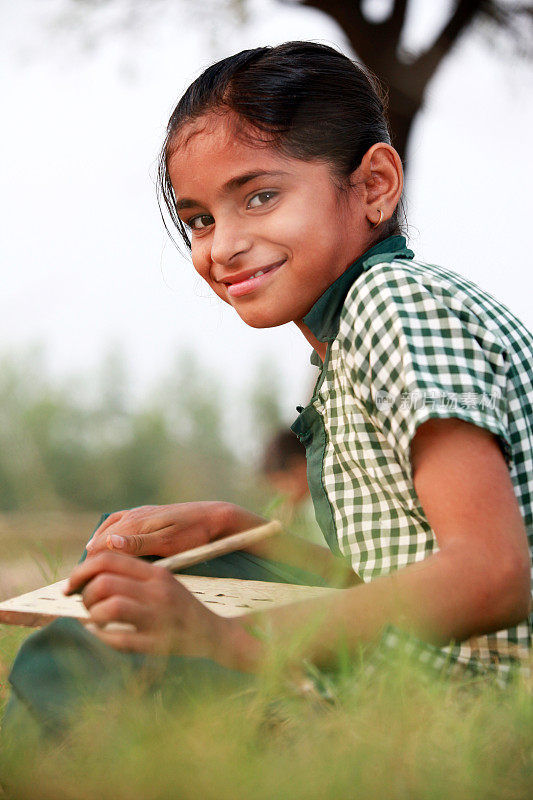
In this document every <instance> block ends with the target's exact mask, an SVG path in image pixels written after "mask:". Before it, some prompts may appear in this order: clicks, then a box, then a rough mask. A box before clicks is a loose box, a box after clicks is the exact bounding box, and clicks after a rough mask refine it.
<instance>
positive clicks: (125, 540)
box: [106, 533, 153, 556]
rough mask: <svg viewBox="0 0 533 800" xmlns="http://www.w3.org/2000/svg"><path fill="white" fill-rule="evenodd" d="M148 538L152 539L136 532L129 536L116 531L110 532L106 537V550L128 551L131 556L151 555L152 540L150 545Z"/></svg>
mask: <svg viewBox="0 0 533 800" xmlns="http://www.w3.org/2000/svg"><path fill="white" fill-rule="evenodd" d="M150 539H153V537H148V536H143V535H142V534H137V533H133V534H131V535H129V536H119V535H118V534H116V533H111V534H109V536H108V537H107V539H106V547H107V549H108V550H118V551H119V552H121V553H128V554H129V555H133V556H146V555H153V541H152V543H151V544H152V546H151V547H150V545H149V540H150Z"/></svg>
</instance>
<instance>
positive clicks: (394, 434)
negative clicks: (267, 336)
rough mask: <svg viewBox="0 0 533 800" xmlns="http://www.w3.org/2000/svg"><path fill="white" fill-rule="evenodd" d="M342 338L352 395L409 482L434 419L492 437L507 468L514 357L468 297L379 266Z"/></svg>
mask: <svg viewBox="0 0 533 800" xmlns="http://www.w3.org/2000/svg"><path fill="white" fill-rule="evenodd" d="M339 339H340V345H341V348H342V353H343V358H344V360H345V369H346V372H347V374H348V377H349V380H350V383H351V388H352V391H353V392H354V393H355V394H356V395H357V397H358V399H359V401H360V402H361V403H362V404H364V407H365V410H366V413H367V414H368V415H370V416H371V417H372V420H373V422H374V424H375V426H376V428H377V429H378V430H379V431H380V432H381V434H382V435H383V436H384V437H385V439H386V441H387V443H388V445H389V446H390V448H392V450H393V451H394V455H395V457H396V459H397V460H398V461H399V463H400V464H401V466H402V468H403V469H404V471H405V474H406V475H407V477H408V478H409V480H411V478H412V476H411V464H410V444H411V440H412V439H413V436H414V435H415V432H416V430H417V428H418V427H419V426H420V425H421V424H422V423H423V422H426V420H428V419H431V418H447V417H457V418H459V419H462V420H465V421H466V422H471V423H473V424H474V425H478V426H480V427H482V428H485V429H487V430H489V431H491V432H492V433H493V434H495V435H496V436H497V437H498V439H499V442H500V446H501V448H502V451H503V453H504V456H505V458H506V461H507V464H508V466H509V465H510V463H511V443H510V436H509V431H508V418H507V399H506V383H507V368H508V362H507V358H508V354H507V351H506V349H505V347H504V345H503V343H502V341H501V340H500V339H499V337H498V335H497V332H495V331H494V326H492V329H491V327H490V325H489V324H488V322H487V320H484V319H483V315H482V314H480V310H479V308H477V309H475V310H474V309H473V308H472V307H470V306H469V303H468V298H465V296H464V293H463V295H462V294H461V292H459V291H457V292H454V291H453V290H452V289H451V288H450V287H445V286H443V285H437V286H436V287H435V286H432V285H429V286H428V285H426V284H425V283H424V282H423V281H421V280H420V279H419V277H418V276H417V275H414V274H412V273H411V272H410V271H409V270H408V269H404V268H402V267H396V266H395V265H391V266H389V265H379V266H377V267H375V268H374V269H372V270H370V271H369V272H368V273H365V275H364V278H363V279H362V280H361V281H358V282H356V284H355V285H354V287H353V288H352V290H351V292H350V294H349V295H348V298H347V301H346V304H345V306H344V309H343V313H342V316H341V323H340V330H339Z"/></svg>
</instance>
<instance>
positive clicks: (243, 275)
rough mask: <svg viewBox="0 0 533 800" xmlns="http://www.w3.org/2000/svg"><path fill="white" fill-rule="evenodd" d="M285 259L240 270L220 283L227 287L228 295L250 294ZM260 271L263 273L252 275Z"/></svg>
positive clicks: (266, 279)
mask: <svg viewBox="0 0 533 800" xmlns="http://www.w3.org/2000/svg"><path fill="white" fill-rule="evenodd" d="M286 261H287V259H286V258H282V259H280V260H279V261H276V262H274V264H268V265H267V266H265V267H258V268H257V269H254V270H246V272H240V273H238V274H237V275H232V276H231V278H230V279H227V280H225V281H221V283H223V284H224V285H225V286H226V287H227V290H228V294H229V295H230V297H242V295H245V294H250V293H251V292H253V291H255V290H256V289H258V288H259V287H260V286H262V285H263V283H265V282H266V281H268V280H269V279H270V276H271V275H273V274H274V272H277V270H278V269H279V268H280V267H281V266H283V264H285V262H286ZM260 271H263V275H259V277H257V278H254V277H252V276H253V275H255V274H256V273H257V272H260Z"/></svg>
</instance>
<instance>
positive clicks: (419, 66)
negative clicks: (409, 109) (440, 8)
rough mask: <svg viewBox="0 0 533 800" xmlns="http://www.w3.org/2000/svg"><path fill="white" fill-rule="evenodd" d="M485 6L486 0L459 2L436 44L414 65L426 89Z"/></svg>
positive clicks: (419, 79)
mask: <svg viewBox="0 0 533 800" xmlns="http://www.w3.org/2000/svg"><path fill="white" fill-rule="evenodd" d="M484 5H485V0H459V2H458V3H457V6H456V9H455V11H454V13H453V15H452V16H451V17H450V19H449V21H448V22H447V24H446V25H445V26H444V28H443V30H442V31H441V33H440V34H439V36H438V37H437V39H436V40H435V42H434V43H433V44H432V45H431V47H430V48H429V50H426V52H425V53H423V54H422V55H421V56H420V58H418V59H417V60H416V62H415V63H414V64H413V65H412V66H413V69H414V70H416V74H417V78H418V81H419V82H420V83H421V84H422V85H423V86H424V87H425V86H426V85H427V83H428V82H429V81H430V80H431V78H432V77H433V74H434V72H435V70H436V69H437V67H438V66H439V64H440V62H441V61H442V59H443V58H444V57H445V56H446V55H448V53H449V52H450V50H451V49H452V47H453V45H454V44H455V42H456V40H457V38H458V37H459V35H460V34H461V33H462V31H463V30H464V29H465V28H466V27H467V26H468V25H469V24H470V23H471V22H472V19H473V18H474V16H475V15H476V13H477V12H478V11H480V10H481V9H482V8H483V6H484Z"/></svg>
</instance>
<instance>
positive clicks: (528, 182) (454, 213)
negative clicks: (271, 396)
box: [0, 0, 533, 420]
mask: <svg viewBox="0 0 533 800" xmlns="http://www.w3.org/2000/svg"><path fill="white" fill-rule="evenodd" d="M73 5H74V6H76V4H73V3H72V2H70V0H47V2H46V3H43V2H42V0H17V2H10V0H0V68H1V80H2V90H3V91H2V98H3V99H2V126H1V127H0V172H1V175H2V181H1V194H0V210H1V226H0V227H1V244H0V247H1V250H0V259H1V261H0V263H1V270H2V292H1V294H0V340H1V344H0V352H3V353H5V352H17V351H20V350H21V349H22V348H23V347H24V346H26V345H28V344H31V343H34V342H41V343H43V344H44V345H45V347H46V350H47V352H48V357H49V363H50V367H51V369H52V370H53V371H54V372H55V373H57V374H66V373H68V372H71V371H75V372H77V373H78V374H80V373H81V374H83V373H84V372H85V371H89V370H90V369H91V368H92V367H93V366H94V365H95V364H96V363H98V361H99V360H100V358H101V356H102V354H103V353H105V352H106V350H107V349H108V348H109V347H110V346H111V345H117V344H118V345H120V346H122V347H123V349H124V351H125V352H126V354H127V355H128V358H129V360H130V363H131V365H132V373H133V374H134V386H133V388H134V389H135V391H137V392H141V391H144V390H145V389H146V388H147V387H148V386H149V385H150V383H151V381H152V380H153V379H154V377H155V376H156V375H158V374H162V373H164V372H165V370H166V368H167V365H168V364H169V362H170V361H171V360H172V359H173V358H174V355H175V353H176V352H177V351H178V350H179V349H182V348H184V347H187V348H189V349H191V348H192V349H193V350H194V351H195V352H196V353H197V354H198V357H199V359H200V360H201V361H202V363H203V364H205V365H206V367H207V368H209V369H212V370H213V371H216V372H223V374H224V375H225V377H226V380H227V384H228V386H229V387H230V393H231V396H232V397H233V398H235V406H236V407H237V405H238V400H237V398H238V393H239V390H240V389H242V387H243V386H245V385H246V381H247V379H248V378H249V376H250V375H251V374H252V373H253V372H254V371H256V370H257V369H258V368H259V366H258V365H260V364H261V363H262V362H263V360H264V359H269V360H271V361H272V362H275V363H276V364H277V366H278V367H279V370H280V371H281V373H282V375H283V380H284V387H285V400H284V405H285V408H286V413H287V418H288V420H291V418H292V417H293V416H294V414H293V409H294V406H295V405H296V404H297V403H298V402H300V401H301V400H302V399H304V395H305V392H306V390H307V384H308V381H309V375H308V357H309V352H310V351H309V346H308V345H307V343H306V342H305V341H304V340H303V338H302V337H301V335H300V334H299V332H298V331H297V330H296V329H295V330H292V327H291V326H284V327H283V328H279V329H275V330H268V331H256V330H253V329H250V328H247V327H246V326H245V325H244V323H242V322H241V321H240V320H239V318H238V317H237V316H236V315H235V313H234V312H233V311H232V310H231V309H229V308H227V307H225V306H224V304H222V303H221V302H220V301H219V300H218V299H217V298H214V297H210V295H209V291H208V289H207V287H205V288H204V287H203V286H202V285H201V283H200V281H199V279H197V278H196V277H195V273H194V271H193V269H192V266H191V265H190V263H188V262H186V261H185V260H184V259H182V258H181V257H180V256H179V254H178V253H177V252H176V250H175V249H174V247H173V246H172V245H171V244H170V242H168V241H167V238H166V234H165V233H164V231H163V228H162V225H161V222H160V219H159V215H158V210H157V205H156V201H155V190H154V172H155V169H154V165H155V159H156V155H157V152H158V149H159V146H160V144H161V140H162V135H163V131H164V126H165V123H166V120H167V118H168V115H169V113H170V111H171V110H172V108H173V105H174V103H175V101H176V99H177V98H178V97H179V95H180V93H181V92H182V91H183V89H184V88H185V87H186V86H187V84H188V83H189V82H190V81H191V80H192V79H194V78H195V77H196V76H197V75H198V73H199V71H200V70H201V69H202V68H203V67H205V66H206V65H207V64H208V63H210V62H211V61H213V60H215V59H217V58H221V57H223V56H224V55H227V54H229V53H231V52H234V51H236V50H239V49H242V48H244V47H249V46H256V45H259V44H277V43H279V42H282V41H287V40H290V39H295V38H299V39H313V40H316V41H321V42H326V43H330V44H334V45H336V46H339V47H341V48H343V49H345V50H346V51H347V52H349V50H348V49H347V43H346V41H345V39H344V36H343V34H342V32H341V31H340V30H339V29H338V27H337V26H336V25H335V24H334V23H333V22H332V21H331V20H329V19H328V18H326V17H325V16H324V15H322V14H319V13H317V12H314V11H312V10H310V9H304V8H302V7H298V6H297V5H285V6H284V5H281V4H279V3H277V2H275V1H274V0H255V1H254V2H251V3H249V16H248V20H247V22H246V23H244V24H242V25H241V24H239V23H238V22H237V20H236V19H235V18H228V17H227V16H226V17H225V16H224V15H223V14H222V13H219V14H215V15H211V16H210V15H209V14H208V13H206V10H205V9H206V6H205V5H204V4H202V6H201V8H202V13H200V4H198V3H196V2H194V0H181V2H180V0H175V2H164V0H151V2H150V3H146V4H144V5H143V4H142V3H140V4H139V3H138V4H137V7H138V8H139V12H138V17H137V20H136V21H135V20H131V19H130V21H129V24H128V26H126V25H125V24H124V19H125V16H124V9H125V7H126V6H127V5H128V3H126V2H125V0H114V2H110V3H109V4H108V7H107V8H106V7H105V5H104V7H103V8H102V7H100V8H99V9H98V8H96V9H95V10H92V11H91V10H90V11H88V12H87V16H86V17H85V18H84V19H83V21H81V18H80V20H77V19H76V17H73V15H72V13H70V12H69V9H71V8H72V6H73ZM77 5H78V6H81V7H84V6H85V4H82V3H79V4H77ZM386 5H387V3H386V2H380V1H379V0H376V2H375V3H373V4H372V3H369V7H370V6H372V7H373V8H374V10H377V12H379V10H380V8H384V7H385V6H386ZM411 5H412V13H411V16H410V20H409V29H408V35H407V44H408V45H409V46H410V47H411V48H416V47H420V46H422V45H423V43H424V41H425V40H426V39H427V37H428V36H430V35H431V33H432V31H433V30H434V29H436V28H437V27H438V26H439V25H440V24H441V23H442V14H443V11H442V9H444V11H445V10H446V3H445V2H444V3H442V4H439V3H428V2H427V1H426V2H424V0H418V2H412V4H411ZM209 7H211V8H215V9H216V7H217V4H216V2H214V0H211V6H209V5H208V6H207V8H209ZM439 9H441V10H440V11H439ZM79 23H81V24H79ZM531 78H532V72H531V70H530V68H528V67H526V66H525V65H523V64H520V63H517V62H516V61H513V60H512V59H509V58H505V57H501V56H499V55H498V54H497V53H495V52H494V48H493V47H490V46H489V45H487V43H486V41H485V40H484V39H483V37H482V36H480V35H479V34H474V33H471V34H469V35H467V36H465V37H464V39H463V40H462V41H461V42H460V44H459V45H458V47H457V48H456V50H455V51H454V53H453V54H452V56H450V57H449V58H448V60H447V61H446V63H445V64H444V65H443V67H442V68H441V70H440V71H439V73H438V75H437V77H436V78H435V80H434V82H433V83H432V85H431V88H430V91H429V93H428V98H427V104H426V109H425V111H424V113H423V114H422V115H421V116H420V119H419V121H418V123H417V125H416V129H415V133H414V138H413V143H412V147H411V151H410V154H409V165H410V170H409V181H408V183H407V187H406V204H407V215H408V222H409V234H410V242H411V246H412V247H413V248H414V249H415V251H416V252H417V254H418V255H419V256H420V257H422V258H424V259H425V260H427V261H430V262H433V263H438V264H441V265H443V266H446V267H448V268H450V269H453V270H454V271H457V272H460V273H462V274H464V275H466V276H467V277H469V278H470V279H472V280H474V281H476V282H478V283H479V284H481V285H482V286H483V288H485V289H486V290H487V291H489V292H491V293H492V294H495V295H496V296H497V297H498V298H500V299H501V300H503V301H504V302H505V303H506V304H507V305H508V306H509V307H510V308H511V309H512V310H513V311H514V312H515V313H516V314H517V315H518V316H519V317H521V318H522V320H523V321H524V322H525V324H526V325H527V326H528V327H530V328H533V302H532V296H533V292H532V289H533V277H532V274H531V272H532V270H531V262H532V258H531V252H530V246H531V245H530V242H531V224H532V223H531V212H532V203H531V194H532V190H531V187H532V185H533V161H532V159H531V145H530V140H531V130H532V129H533V103H532V97H533V92H532V87H533V81H532V80H531Z"/></svg>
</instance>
